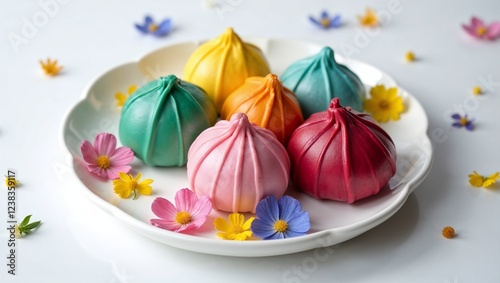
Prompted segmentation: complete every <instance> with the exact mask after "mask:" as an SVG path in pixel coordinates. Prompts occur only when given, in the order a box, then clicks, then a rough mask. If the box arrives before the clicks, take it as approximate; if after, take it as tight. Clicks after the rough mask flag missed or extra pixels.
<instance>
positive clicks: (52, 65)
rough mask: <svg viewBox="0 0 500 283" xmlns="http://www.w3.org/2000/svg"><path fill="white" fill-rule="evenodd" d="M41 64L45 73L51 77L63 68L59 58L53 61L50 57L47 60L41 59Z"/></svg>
mask: <svg viewBox="0 0 500 283" xmlns="http://www.w3.org/2000/svg"><path fill="white" fill-rule="evenodd" d="M40 65H41V66H42V70H43V73H44V74H46V75H48V76H51V77H53V76H55V75H57V74H58V73H59V71H61V69H62V66H59V65H58V64H57V60H54V61H52V60H51V59H50V58H47V60H46V61H42V60H40Z"/></svg>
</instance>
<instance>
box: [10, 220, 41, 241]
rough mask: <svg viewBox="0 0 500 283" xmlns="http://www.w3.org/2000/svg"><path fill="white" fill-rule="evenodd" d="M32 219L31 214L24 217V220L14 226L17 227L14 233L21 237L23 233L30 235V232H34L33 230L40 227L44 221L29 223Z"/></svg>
mask: <svg viewBox="0 0 500 283" xmlns="http://www.w3.org/2000/svg"><path fill="white" fill-rule="evenodd" d="M30 219H31V215H28V216H26V217H24V219H23V221H21V223H19V224H16V225H15V226H14V229H15V232H14V235H15V237H16V238H21V237H22V236H23V234H26V235H28V234H29V233H31V232H32V230H34V229H36V228H38V226H40V224H41V223H42V221H35V222H32V223H29V222H30Z"/></svg>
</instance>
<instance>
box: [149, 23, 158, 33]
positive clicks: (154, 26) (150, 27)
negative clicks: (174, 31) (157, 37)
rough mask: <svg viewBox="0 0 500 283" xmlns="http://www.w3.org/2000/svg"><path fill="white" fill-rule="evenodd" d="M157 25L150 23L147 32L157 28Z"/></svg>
mask: <svg viewBox="0 0 500 283" xmlns="http://www.w3.org/2000/svg"><path fill="white" fill-rule="evenodd" d="M158 28H159V27H158V25H157V24H150V25H149V27H148V31H149V32H155V31H157V30H158Z"/></svg>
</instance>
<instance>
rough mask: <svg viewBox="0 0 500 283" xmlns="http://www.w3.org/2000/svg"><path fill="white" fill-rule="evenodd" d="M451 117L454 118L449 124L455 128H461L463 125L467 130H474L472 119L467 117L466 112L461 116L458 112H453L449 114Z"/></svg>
mask: <svg viewBox="0 0 500 283" xmlns="http://www.w3.org/2000/svg"><path fill="white" fill-rule="evenodd" d="M451 118H452V119H453V120H455V121H454V122H453V123H452V124H451V125H452V126H453V127H455V128H462V127H465V129H467V130H468V131H472V130H474V123H473V120H471V119H469V118H468V117H467V114H466V115H465V116H463V117H462V116H461V115H460V114H457V113H455V114H453V115H451Z"/></svg>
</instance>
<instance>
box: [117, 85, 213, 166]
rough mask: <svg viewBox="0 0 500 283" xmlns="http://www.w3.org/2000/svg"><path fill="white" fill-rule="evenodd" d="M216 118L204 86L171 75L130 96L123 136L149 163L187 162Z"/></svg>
mask: <svg viewBox="0 0 500 283" xmlns="http://www.w3.org/2000/svg"><path fill="white" fill-rule="evenodd" d="M216 120H217V112H216V110H215V105H214V103H213V102H212V100H211V99H210V98H209V97H208V95H207V94H206V93H205V92H204V91H203V90H202V89H201V88H200V87H198V86H196V85H194V84H191V83H188V82H185V81H181V80H180V79H178V78H177V77H176V76H174V75H168V76H166V77H162V78H159V79H157V80H155V81H152V82H149V83H147V84H146V85H144V86H142V87H141V88H139V89H138V90H137V91H136V92H134V94H132V96H130V97H129V98H128V99H127V101H126V102H125V105H124V106H123V109H122V113H121V118H120V126H119V136H120V140H121V142H122V144H123V145H125V146H128V147H130V148H131V149H132V150H133V151H134V153H135V155H136V156H137V157H138V158H139V159H141V160H142V161H144V163H145V164H146V165H149V166H184V165H185V164H186V163H187V152H188V150H189V147H190V146H191V144H192V143H193V141H194V140H195V139H196V138H197V137H198V135H199V134H200V133H201V132H202V131H204V130H205V129H207V128H208V127H211V126H213V125H214V124H215V122H216Z"/></svg>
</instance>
